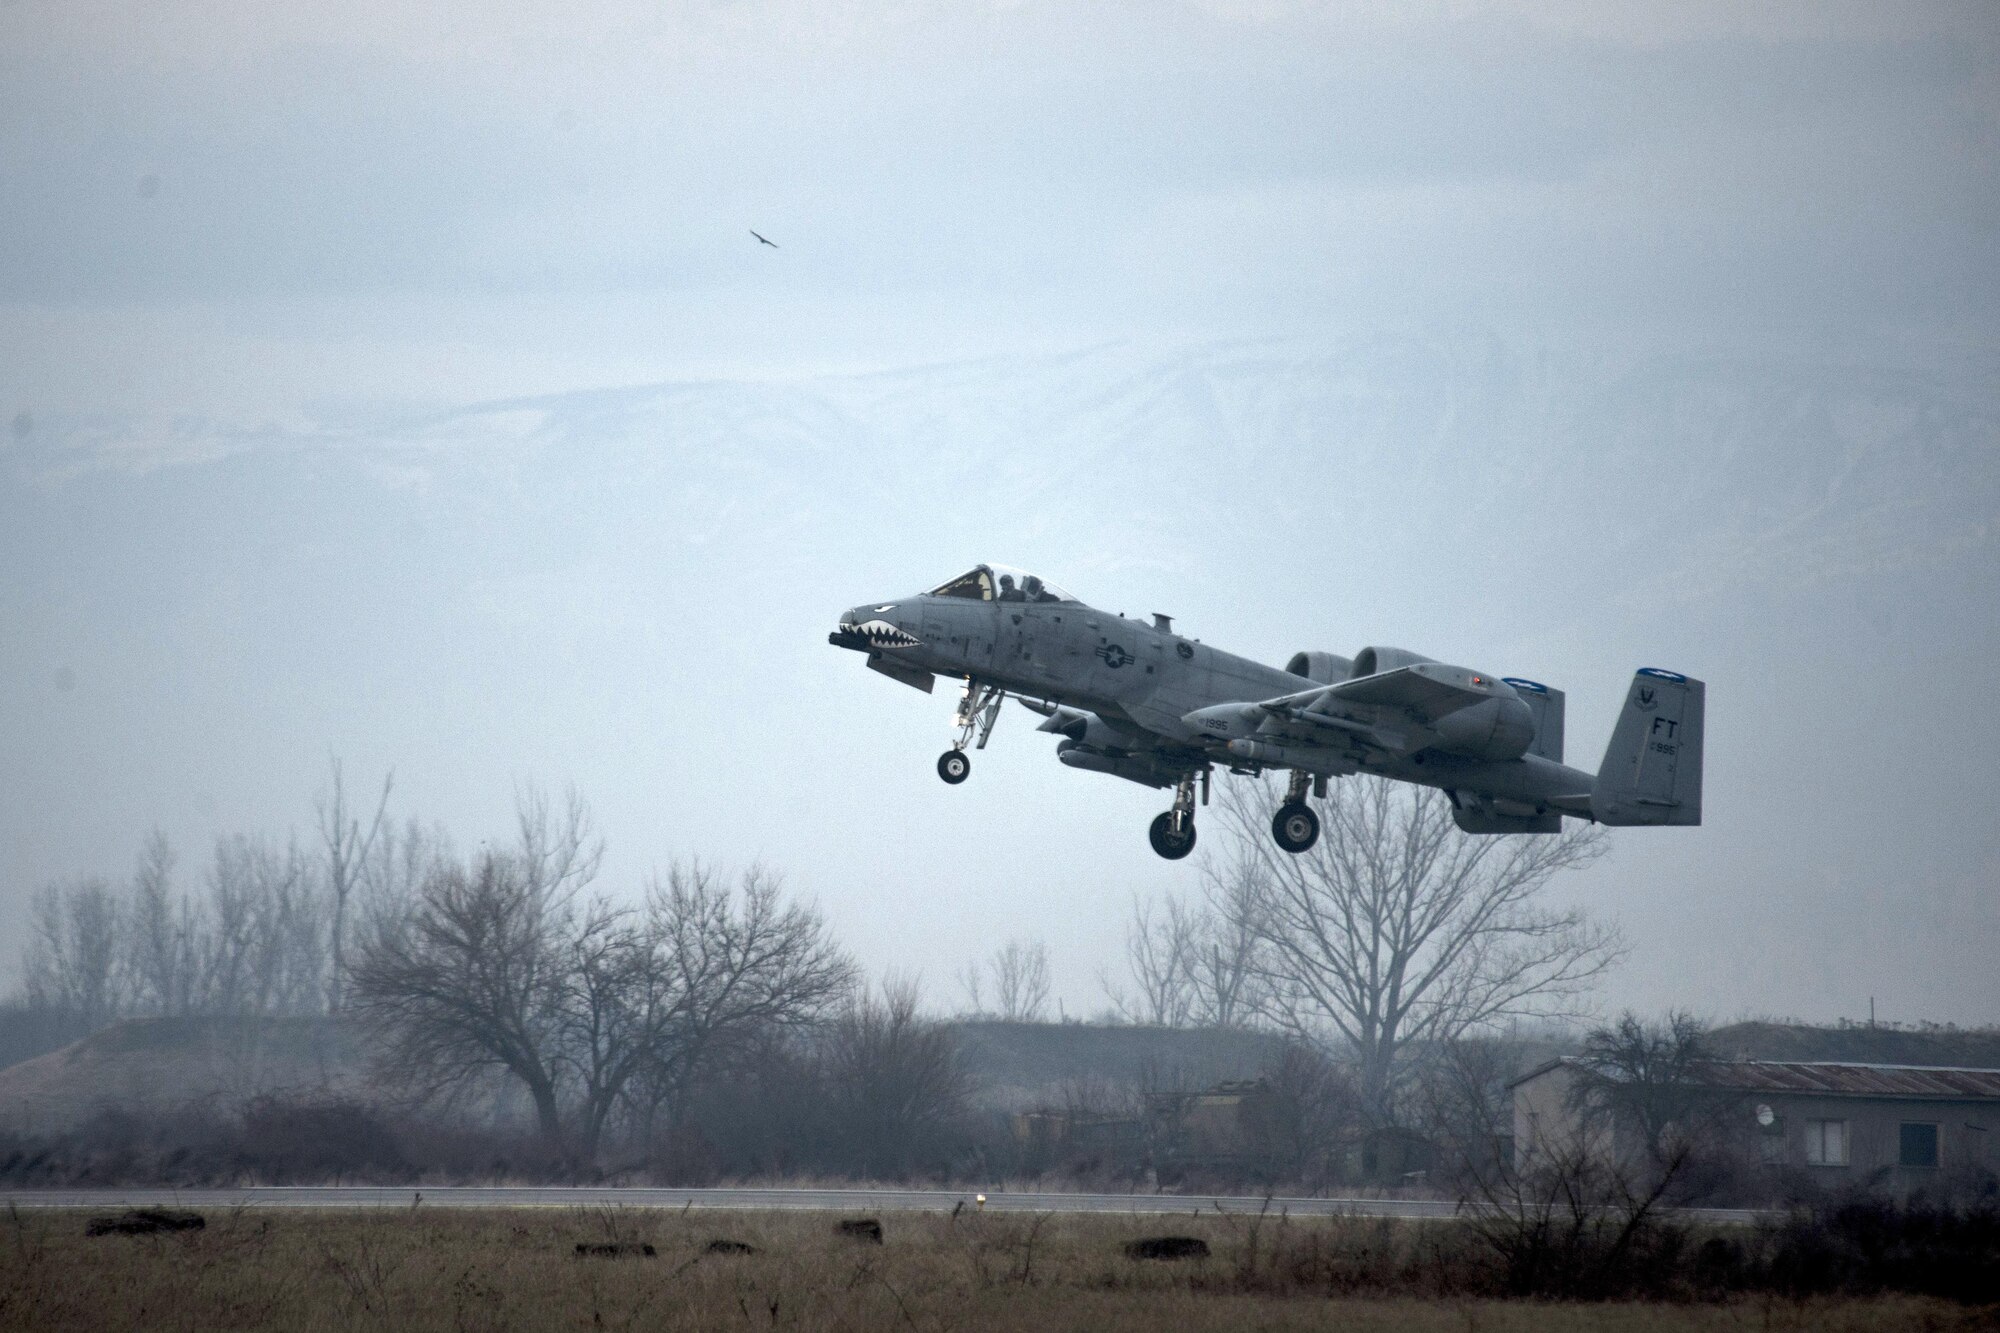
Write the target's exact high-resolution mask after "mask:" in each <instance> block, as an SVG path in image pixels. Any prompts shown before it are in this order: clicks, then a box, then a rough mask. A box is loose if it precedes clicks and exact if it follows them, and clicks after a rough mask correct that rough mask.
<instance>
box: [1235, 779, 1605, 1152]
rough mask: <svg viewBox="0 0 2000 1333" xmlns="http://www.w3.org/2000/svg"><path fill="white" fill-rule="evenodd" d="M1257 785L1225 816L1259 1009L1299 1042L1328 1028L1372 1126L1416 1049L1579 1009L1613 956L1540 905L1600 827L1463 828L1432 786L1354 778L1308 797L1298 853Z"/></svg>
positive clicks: (1585, 926)
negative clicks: (1407, 1052) (1279, 831)
mask: <svg viewBox="0 0 2000 1333" xmlns="http://www.w3.org/2000/svg"><path fill="white" fill-rule="evenodd" d="M1256 790H1257V789H1256V788H1251V789H1249V790H1248V791H1247V792H1246V790H1245V789H1244V788H1242V787H1235V788H1231V789H1230V791H1229V793H1228V794H1227V796H1226V797H1225V799H1224V803H1223V809H1224V813H1225V818H1226V821H1227V825H1228V828H1229V831H1230V833H1231V835H1232V839H1231V846H1232V849H1233V851H1234V853H1235V854H1236V855H1238V856H1241V857H1243V858H1244V861H1245V865H1246V867H1249V868H1251V870H1250V873H1249V874H1248V876H1247V879H1246V881H1245V891H1244V892H1243V894H1242V895H1241V897H1240V899H1238V900H1237V901H1236V902H1235V904H1234V906H1233V907H1232V911H1233V913H1234V914H1235V916H1236V917H1237V924H1238V926H1239V928H1241V929H1242V930H1244V931H1247V932H1249V933H1250V934H1252V935H1254V937H1255V939H1256V942H1257V948H1256V952H1255V955H1254V959H1253V962H1252V966H1251V970H1252V973H1253V975H1254V976H1255V978H1256V980H1257V982H1258V984H1259V987H1260V994H1259V996H1258V999H1257V1003H1258V1005H1259V1007H1260V1009H1261V1010H1262V1011H1263V1012H1264V1013H1265V1014H1266V1015H1268V1016H1269V1017H1270V1018H1271V1019H1273V1020H1274V1021H1276V1022H1278V1023H1279V1024H1280V1025H1282V1026H1283V1027H1285V1028H1287V1029H1289V1030H1291V1031H1293V1032H1296V1033H1298V1034H1299V1035H1301V1036H1304V1037H1307V1038H1318V1037H1322V1036H1324V1035H1326V1034H1328V1033H1329V1031H1330V1032H1331V1033H1333V1034H1337V1035H1338V1036H1339V1037H1340V1038H1341V1039H1342V1040H1343V1041H1344V1042H1345V1044H1346V1045H1347V1046H1349V1047H1350V1048H1351V1049H1352V1051H1353V1053H1354V1058H1355V1060H1356V1063H1357V1065H1358V1073H1359V1085H1360V1092H1361V1095H1362V1097H1363V1100H1364V1102H1365V1104H1366V1105H1367V1106H1368V1107H1369V1109H1370V1112H1371V1114H1372V1115H1374V1116H1376V1117H1377V1118H1378V1119H1380V1120H1383V1121H1387V1120H1389V1119H1391V1118H1392V1114H1391V1107H1390V1103H1391V1096H1392V1093H1393V1091H1394V1087H1395V1083H1396V1080H1397V1076H1398V1074H1399V1067H1398V1057H1399V1056H1400V1055H1401V1053H1402V1051H1403V1049H1404V1048H1405V1047H1406V1046H1408V1045H1409V1044H1410V1043H1413V1042H1438V1041H1451V1040H1453V1039H1455V1038H1457V1037H1459V1036H1461V1035H1463V1034H1464V1033H1466V1032H1468V1031H1471V1030H1473V1029H1475V1028H1478V1027H1480V1026H1482V1025H1486V1024H1490V1023H1493V1022H1495V1021H1496V1020H1500V1019H1505V1018H1509V1017H1517V1016H1527V1015H1535V1014H1550V1013H1561V1012H1570V1011H1573V1008H1574V1004H1575V1001H1576V1000H1577V998H1578V997H1579V996H1580V995H1581V994H1582V993H1583V992H1584V991H1585V990H1586V989H1588V988H1589V987H1590V986H1592V985H1593V984H1594V983H1595V982H1596V980H1597V978H1598V977H1599V976H1600V975H1601V974H1602V973H1603V972H1604V971H1605V969H1606V968H1608V967H1609V966H1610V965H1611V963H1612V962H1613V961H1614V960H1615V959H1616V958H1617V957H1618V956H1619V952H1620V946H1619V942H1618V938H1617V936H1616V934H1615V932H1613V931H1612V930H1610V929H1609V928H1606V927H1601V926H1597V925H1593V924H1592V923H1590V922H1589V921H1587V920H1586V919H1585V918H1584V916H1583V914H1582V913H1581V912H1578V911H1575V910H1567V911H1565V910H1560V909H1556V908H1552V907H1548V906H1545V905H1544V904H1543V903H1542V901H1541V898H1540V893H1541V890H1542V888H1543V886H1544V885H1546V884H1547V882H1548V880H1549V879H1550V877H1551V876H1553V875H1554V874H1556V873H1557V872H1558V871H1560V870H1563V869H1567V868H1570V867H1574V866H1579V865H1584V864H1587V863H1588V862H1590V861H1592V860H1594V859H1595V858H1596V857H1597V856H1598V855H1600V854H1601V853H1602V851H1603V850H1604V837H1603V834H1602V832H1601V831H1600V830H1598V829H1597V828H1596V827H1594V826H1584V827H1572V828H1571V829H1569V830H1567V831H1565V832H1563V833H1560V834H1556V835H1546V834H1543V835H1511V836H1504V837H1500V836H1491V835H1471V834H1465V833H1461V832H1459V831H1458V830H1457V828H1456V827H1455V826H1454V825H1453V823H1452V820H1451V814H1450V807H1449V805H1448V803H1447V802H1446V801H1445V799H1444V798H1443V797H1442V796H1441V795H1439V794H1438V793H1436V792H1433V791H1431V790H1429V789H1427V788H1414V787H1410V786H1408V785H1406V784H1402V783H1392V782H1389V781H1387V780H1385V779H1379V778H1371V777H1361V778H1350V779H1345V780H1343V781H1342V782H1340V783H1338V784H1336V785H1335V787H1334V788H1333V790H1332V792H1331V794H1330V795H1329V796H1328V797H1327V798H1326V799H1324V800H1321V801H1319V802H1317V804H1318V806H1319V813H1320V821H1321V824H1322V826H1323V827H1324V829H1325V834H1324V836H1323V837H1321V839H1320V841H1319V843H1318V844H1317V845H1316V846H1315V847H1313V848H1312V849H1311V850H1310V851H1308V852H1306V853H1304V854H1302V855H1298V856H1291V855H1287V854H1285V853H1284V852H1281V851H1279V850H1278V849H1277V848H1276V847H1275V846H1274V845H1272V843H1271V841H1270V839H1269V838H1268V836H1267V833H1266V830H1265V827H1264V826H1265V822H1266V814H1265V810H1264V806H1263V804H1262V803H1261V802H1260V801H1258V800H1257V798H1256V795H1255V794H1254V793H1255V792H1256Z"/></svg>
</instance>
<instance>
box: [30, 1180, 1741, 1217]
mask: <svg viewBox="0 0 2000 1333" xmlns="http://www.w3.org/2000/svg"><path fill="white" fill-rule="evenodd" d="M0 1204H7V1205H12V1206H15V1207H20V1208H147V1207H167V1208H176V1207H177V1208H237V1207H245V1208H408V1207H411V1206H412V1205H413V1204H416V1205H419V1206H421V1207H425V1208H531V1207H544V1208H598V1207H618V1208H671V1209H673V1210H674V1211H676V1212H679V1211H681V1210H682V1209H687V1208H733V1209H749V1210H764V1209H817V1210H819V1211H823V1212H842V1213H862V1212H892V1213H895V1212H902V1213H925V1212H929V1213H948V1212H950V1211H952V1209H954V1208H956V1207H958V1206H959V1205H960V1204H963V1205H965V1206H966V1207H967V1208H973V1207H976V1206H978V1205H977V1202H976V1196H975V1194H974V1193H973V1192H972V1191H970V1190H964V1191H954V1190H866V1189H857V1190H806V1189H762V1190H677V1189H603V1188H580V1187H575V1186H566V1185H555V1186H539V1187H518V1186H495V1187H490V1188H489V1187H482V1186H448V1187H447V1186H439V1187H435V1188H431V1187H427V1188H424V1189H421V1190H416V1189H408V1188H403V1189H386V1188H378V1187H373V1186H359V1185H328V1186H285V1185H268V1186H259V1187H256V1188H250V1189H187V1190H161V1189H91V1190H0ZM1267 1207H1268V1209H1269V1211H1270V1212H1272V1213H1279V1212H1285V1213H1289V1214H1291V1215H1292V1216H1293V1217H1332V1216H1344V1217H1419V1218H1422V1217H1430V1218H1437V1217H1453V1216H1456V1215H1457V1214H1458V1212H1459V1205H1457V1204H1455V1203H1444V1202H1438V1201H1435V1200H1428V1199H1297V1198H1273V1199H1270V1200H1268V1201H1267V1200H1265V1199H1264V1198H1262V1197H1261V1196H1258V1197H1251V1196H1235V1197H1229V1196H1222V1197H1215V1196H1196V1195H1174V1194H1006V1193H999V1192H989V1193H988V1194H987V1196H986V1210H987V1211H988V1212H1009V1213H1113V1214H1116V1213H1124V1214H1133V1215H1139V1214H1171V1213H1196V1212H1204V1213H1215V1212H1224V1213H1238V1214H1241V1213H1250V1214H1254V1213H1257V1212H1259V1211H1261V1210H1264V1209H1266V1208H1267ZM1681 1216H1683V1217H1686V1218H1689V1219H1690V1220H1693V1219H1697V1218H1698V1219H1700V1220H1703V1221H1711V1222H1727V1223H1741V1224H1748V1223H1751V1222H1754V1221H1756V1220H1757V1217H1758V1214H1756V1213H1754V1212H1751V1211H1748V1210H1739V1209H1728V1208H1702V1209H1686V1210H1682V1212H1681Z"/></svg>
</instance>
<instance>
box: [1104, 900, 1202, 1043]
mask: <svg viewBox="0 0 2000 1333" xmlns="http://www.w3.org/2000/svg"><path fill="white" fill-rule="evenodd" d="M1198 924H1199V923H1198V918H1197V914H1196V913H1195V912H1193V911H1191V910H1190V909H1189V908H1188V907H1187V905H1186V904H1185V903H1183V902H1181V901H1180V900H1179V899H1178V898H1167V899H1164V900H1162V901H1161V902H1159V903H1157V904H1155V903H1152V902H1148V901H1147V900H1146V899H1144V898H1141V897H1140V896H1139V895H1138V894H1133V895H1132V917H1131V919H1130V920H1129V921H1127V922H1126V924H1125V969H1126V972H1127V973H1128V974H1129V975H1130V976H1131V978H1132V982H1133V985H1134V986H1136V987H1137V994H1136V995H1131V996H1128V995H1127V993H1126V991H1125V989H1124V987H1122V986H1120V985H1118V984H1117V983H1116V982H1114V981H1113V980H1112V979H1111V978H1110V977H1109V976H1108V975H1105V974H1100V975H1099V978H1098V980H1099V982H1100V984H1101V985H1103V987H1104V993H1105V996H1106V998H1108V999H1109V1000H1110V1001H1111V1006H1112V1008H1113V1009H1114V1010H1115V1011H1116V1012H1117V1014H1118V1016H1119V1017H1120V1018H1122V1019H1124V1020H1125V1021H1126V1022H1128V1023H1144V1024H1149V1025H1151V1026H1153V1027H1167V1028H1178V1027H1186V1026H1187V1025H1188V1020H1189V1017H1190V1015H1191V1014H1192V1013H1193V1011H1194V1003H1195V996H1194V982H1193V978H1192V977H1191V976H1190V975H1189V961H1190V960H1189V957H1188V955H1189V953H1190V952H1191V950H1192V949H1193V947H1194V936H1195V934H1196V932H1197V929H1198Z"/></svg>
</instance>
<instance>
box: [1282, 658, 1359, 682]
mask: <svg viewBox="0 0 2000 1333" xmlns="http://www.w3.org/2000/svg"><path fill="white" fill-rule="evenodd" d="M1285 670H1287V671H1289V672H1291V673H1292V674H1293V675H1294V676H1304V677H1305V678H1306V679H1307V680H1309V681H1311V682H1312V683H1313V684H1315V685H1335V684H1338V683H1339V682H1341V681H1343V680H1346V679H1347V678H1348V677H1349V676H1350V675H1352V674H1354V663H1353V662H1351V661H1349V660H1348V659H1347V658H1345V657H1342V656H1340V655H1339V654H1338V653H1319V652H1303V653H1293V654H1292V660H1291V661H1289V662H1287V663H1285Z"/></svg>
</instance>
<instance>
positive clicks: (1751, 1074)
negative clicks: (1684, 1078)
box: [1702, 1060, 2000, 1098]
mask: <svg viewBox="0 0 2000 1333" xmlns="http://www.w3.org/2000/svg"><path fill="white" fill-rule="evenodd" d="M1702 1073H1703V1075H1704V1078H1703V1081H1704V1082H1706V1083H1710V1084H1712V1085H1714V1086H1716V1087H1723V1088H1737V1089H1741V1090H1743V1091H1745V1092H1804V1093H1817V1094H1820V1095H1822V1096H1833V1097H1941V1098H1966V1097H1981V1098H1984V1097H1994V1098H2000V1069H1951V1068H1939V1067H1932V1066H1926V1065H1864V1064H1844V1063H1838V1062H1834V1061H1824V1060H1814V1061H1806V1060H1726V1061H1724V1060H1718V1061H1716V1062H1715V1063H1714V1064H1711V1065H1708V1066H1706V1067H1704V1069H1703V1070H1702Z"/></svg>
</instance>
